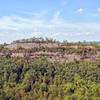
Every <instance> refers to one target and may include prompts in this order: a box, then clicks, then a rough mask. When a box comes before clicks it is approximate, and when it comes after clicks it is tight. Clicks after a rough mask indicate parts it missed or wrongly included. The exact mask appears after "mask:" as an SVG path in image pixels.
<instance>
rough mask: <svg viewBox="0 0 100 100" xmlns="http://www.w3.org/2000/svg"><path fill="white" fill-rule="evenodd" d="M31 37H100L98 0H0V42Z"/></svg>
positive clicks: (80, 38) (62, 38)
mask: <svg viewBox="0 0 100 100" xmlns="http://www.w3.org/2000/svg"><path fill="white" fill-rule="evenodd" d="M32 37H48V38H54V39H57V40H59V41H62V40H68V41H84V40H86V41H100V0H0V43H4V42H6V43H10V42H12V41H14V40H18V39H23V38H32Z"/></svg>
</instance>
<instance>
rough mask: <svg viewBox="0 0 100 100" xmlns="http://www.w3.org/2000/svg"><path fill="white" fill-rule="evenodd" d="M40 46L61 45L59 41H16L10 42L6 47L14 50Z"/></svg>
mask: <svg viewBox="0 0 100 100" xmlns="http://www.w3.org/2000/svg"><path fill="white" fill-rule="evenodd" d="M40 46H42V47H49V48H52V47H58V46H59V45H58V44H57V43H15V44H9V45H7V46H6V48H8V49H10V50H13V49H18V48H20V47H21V48H24V49H31V48H35V47H37V48H39V47H40Z"/></svg>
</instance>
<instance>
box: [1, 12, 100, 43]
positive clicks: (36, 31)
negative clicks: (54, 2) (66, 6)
mask: <svg viewBox="0 0 100 100" xmlns="http://www.w3.org/2000/svg"><path fill="white" fill-rule="evenodd" d="M60 14H61V12H60V11H57V12H56V13H55V14H54V15H53V18H52V19H50V20H49V21H47V20H45V19H42V18H41V19H36V18H33V17H31V18H25V17H21V16H4V17H0V36H1V37H0V39H1V38H2V39H5V40H7V38H8V37H9V39H10V41H12V40H14V39H18V38H25V37H26V38H29V37H32V36H39V37H40V36H43V37H45V36H48V37H53V38H57V37H64V38H65V37H66V39H67V37H75V36H76V37H77V36H80V37H81V36H93V35H94V34H95V33H96V34H100V23H99V22H98V23H94V22H79V23H74V22H67V21H65V20H63V19H61V17H60ZM8 34H9V35H8ZM98 38H100V37H98ZM0 41H1V40H0Z"/></svg>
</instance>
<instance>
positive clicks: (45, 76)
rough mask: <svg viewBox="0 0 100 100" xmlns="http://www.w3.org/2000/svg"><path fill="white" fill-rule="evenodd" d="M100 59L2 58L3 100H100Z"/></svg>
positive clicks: (0, 93) (0, 97)
mask: <svg viewBox="0 0 100 100" xmlns="http://www.w3.org/2000/svg"><path fill="white" fill-rule="evenodd" d="M99 99H100V60H98V61H96V62H87V61H81V62H77V61H76V62H72V63H66V62H64V63H63V64H61V63H56V62H54V63H51V62H49V61H47V60H46V59H45V58H39V59H35V60H28V61H27V60H26V59H23V58H5V57H4V58H0V100H99Z"/></svg>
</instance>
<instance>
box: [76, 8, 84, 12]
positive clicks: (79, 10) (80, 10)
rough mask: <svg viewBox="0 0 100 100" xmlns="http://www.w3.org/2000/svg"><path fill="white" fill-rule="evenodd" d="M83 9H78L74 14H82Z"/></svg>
mask: <svg viewBox="0 0 100 100" xmlns="http://www.w3.org/2000/svg"><path fill="white" fill-rule="evenodd" d="M83 11H84V9H83V8H79V9H77V11H76V13H83Z"/></svg>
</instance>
